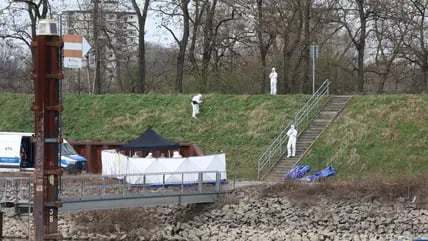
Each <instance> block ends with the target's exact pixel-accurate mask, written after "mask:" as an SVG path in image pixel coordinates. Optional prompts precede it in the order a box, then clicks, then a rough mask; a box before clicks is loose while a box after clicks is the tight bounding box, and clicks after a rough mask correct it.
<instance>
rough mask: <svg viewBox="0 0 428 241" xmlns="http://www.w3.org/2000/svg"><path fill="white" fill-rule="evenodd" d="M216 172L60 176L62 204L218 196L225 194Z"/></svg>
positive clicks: (220, 176) (221, 181) (220, 177)
mask: <svg viewBox="0 0 428 241" xmlns="http://www.w3.org/2000/svg"><path fill="white" fill-rule="evenodd" d="M224 174H225V173H223V175H222V172H218V171H202V172H162V173H149V174H148V173H141V174H118V175H103V176H100V175H89V176H63V177H62V178H61V183H60V195H59V196H60V198H61V200H62V201H63V202H67V201H76V200H96V199H110V198H129V197H136V196H140V197H144V196H153V195H168V194H173V195H177V194H186V195H190V194H197V193H220V192H223V191H225V190H224V189H223V187H222V184H223V182H224V181H225V180H222V176H224Z"/></svg>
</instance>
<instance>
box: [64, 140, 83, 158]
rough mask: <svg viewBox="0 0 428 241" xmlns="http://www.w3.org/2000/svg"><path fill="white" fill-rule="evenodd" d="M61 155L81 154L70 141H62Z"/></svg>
mask: <svg viewBox="0 0 428 241" xmlns="http://www.w3.org/2000/svg"><path fill="white" fill-rule="evenodd" d="M61 155H64V156H67V155H79V154H77V152H76V151H75V150H74V149H73V147H72V146H71V145H70V144H68V143H61Z"/></svg>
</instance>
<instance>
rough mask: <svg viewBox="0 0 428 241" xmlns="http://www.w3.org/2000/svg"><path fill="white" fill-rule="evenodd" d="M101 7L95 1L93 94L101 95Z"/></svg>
mask: <svg viewBox="0 0 428 241" xmlns="http://www.w3.org/2000/svg"><path fill="white" fill-rule="evenodd" d="M98 10H99V5H98V1H94V14H93V16H92V21H93V26H94V44H95V46H94V47H95V80H94V88H93V89H92V93H93V94H101V44H100V42H99V39H98V36H99V33H100V28H99V27H100V26H99V25H100V21H99V18H100V16H99V14H100V12H99V11H98Z"/></svg>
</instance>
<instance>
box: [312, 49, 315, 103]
mask: <svg viewBox="0 0 428 241" xmlns="http://www.w3.org/2000/svg"><path fill="white" fill-rule="evenodd" d="M312 46H313V48H314V50H313V51H314V55H313V56H312V95H314V94H315V45H312Z"/></svg>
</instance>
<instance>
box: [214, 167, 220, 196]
mask: <svg viewBox="0 0 428 241" xmlns="http://www.w3.org/2000/svg"><path fill="white" fill-rule="evenodd" d="M215 176H216V177H215V179H216V182H215V191H216V192H220V183H221V174H220V172H218V171H217V172H216V173H215Z"/></svg>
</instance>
